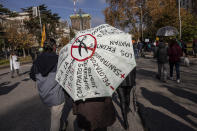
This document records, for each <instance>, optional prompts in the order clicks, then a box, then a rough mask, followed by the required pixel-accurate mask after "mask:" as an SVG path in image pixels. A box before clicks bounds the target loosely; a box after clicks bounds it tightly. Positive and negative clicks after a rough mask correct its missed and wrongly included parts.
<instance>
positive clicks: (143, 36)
mask: <svg viewBox="0 0 197 131" xmlns="http://www.w3.org/2000/svg"><path fill="white" fill-rule="evenodd" d="M140 14H141V33H142V35H141V37H142V41H143V39H144V38H143V37H144V36H143V14H142V6H140Z"/></svg>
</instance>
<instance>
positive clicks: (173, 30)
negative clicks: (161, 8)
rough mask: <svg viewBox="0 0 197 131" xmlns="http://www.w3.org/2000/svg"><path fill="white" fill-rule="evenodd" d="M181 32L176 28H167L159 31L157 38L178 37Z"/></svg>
mask: <svg viewBox="0 0 197 131" xmlns="http://www.w3.org/2000/svg"><path fill="white" fill-rule="evenodd" d="M178 34H179V32H178V30H177V29H176V28H175V27H172V26H165V27H162V28H160V29H159V30H158V31H157V34H156V35H157V36H176V35H178Z"/></svg>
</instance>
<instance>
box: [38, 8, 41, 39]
mask: <svg viewBox="0 0 197 131" xmlns="http://www.w3.org/2000/svg"><path fill="white" fill-rule="evenodd" d="M38 14H39V19H40V28H41V36H42V21H41V16H40V9H39V6H38Z"/></svg>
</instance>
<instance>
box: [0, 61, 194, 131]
mask: <svg viewBox="0 0 197 131" xmlns="http://www.w3.org/2000/svg"><path fill="white" fill-rule="evenodd" d="M30 67H31V64H29V65H24V66H22V69H21V71H20V73H21V76H19V77H15V78H13V79H12V78H11V77H10V74H9V69H2V70H0V80H1V81H0V105H1V106H0V131H48V130H49V124H50V110H49V109H48V108H47V107H46V106H44V105H43V104H42V102H41V101H40V98H39V95H38V92H37V89H36V88H35V83H34V82H33V81H32V80H30V79H29V76H28V73H29V69H30ZM156 73H157V64H156V61H155V60H154V59H152V58H149V59H144V58H140V59H138V60H137V101H138V110H139V114H140V116H141V119H142V121H141V119H140V118H139V116H138V114H137V113H135V112H130V113H129V125H130V128H129V129H128V130H129V131H143V130H144V129H145V130H146V131H195V130H197V65H191V66H190V67H183V66H182V67H181V83H180V84H177V83H176V81H171V80H168V81H167V83H163V82H160V81H159V80H157V79H156V78H155V75H156ZM118 102H119V101H116V102H114V105H115V107H116V112H117V113H116V116H117V119H116V122H115V123H114V124H113V125H112V126H111V127H109V128H108V131H124V129H123V128H122V118H121V113H120V107H119V103H118ZM70 105H71V104H70V103H69V102H67V105H66V106H65V111H66V112H67V113H68V118H67V119H68V122H69V125H68V128H67V131H80V129H78V128H77V125H76V122H75V116H73V115H72V110H70V108H69V107H71V106H70ZM131 108H132V107H131ZM69 111H70V112H69ZM142 124H143V126H144V128H143V126H142Z"/></svg>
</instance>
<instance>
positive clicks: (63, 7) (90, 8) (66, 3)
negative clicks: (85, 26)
mask: <svg viewBox="0 0 197 131" xmlns="http://www.w3.org/2000/svg"><path fill="white" fill-rule="evenodd" d="M0 3H1V4H3V6H4V7H6V8H9V9H10V10H12V11H17V12H21V8H26V7H30V6H38V5H41V4H45V5H47V6H48V9H51V11H52V12H53V13H58V14H59V16H60V17H61V19H62V20H67V21H68V22H69V23H70V18H69V15H70V14H73V13H74V4H73V0H0ZM76 7H77V9H80V8H81V9H82V11H83V12H85V13H89V14H90V15H91V16H92V19H91V24H92V27H95V26H97V25H100V24H103V23H105V20H104V15H103V13H102V11H103V10H104V9H105V8H106V7H107V4H106V2H105V0H78V1H77V4H76Z"/></svg>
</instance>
